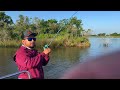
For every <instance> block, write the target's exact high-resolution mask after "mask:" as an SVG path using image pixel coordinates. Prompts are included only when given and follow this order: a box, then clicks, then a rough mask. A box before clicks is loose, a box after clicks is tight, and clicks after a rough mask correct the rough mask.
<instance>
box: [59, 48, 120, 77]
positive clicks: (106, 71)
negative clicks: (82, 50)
mask: <svg viewBox="0 0 120 90" xmlns="http://www.w3.org/2000/svg"><path fill="white" fill-rule="evenodd" d="M61 79H120V50H119V51H115V52H112V53H108V54H106V55H103V56H99V57H97V58H94V59H93V60H88V61H86V62H83V63H80V64H78V65H76V66H74V67H72V68H71V69H69V70H68V71H67V72H66V73H64V74H63V76H62V77H61Z"/></svg>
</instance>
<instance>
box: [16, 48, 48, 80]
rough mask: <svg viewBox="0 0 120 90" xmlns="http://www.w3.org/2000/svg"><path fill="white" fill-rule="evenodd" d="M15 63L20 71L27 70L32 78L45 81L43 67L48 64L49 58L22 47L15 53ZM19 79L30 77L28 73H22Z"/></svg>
mask: <svg viewBox="0 0 120 90" xmlns="http://www.w3.org/2000/svg"><path fill="white" fill-rule="evenodd" d="M15 61H16V64H17V66H18V70H19V71H23V70H27V71H29V72H30V75H31V78H34V79H44V71H43V68H42V66H45V65H46V64H47V63H48V61H49V56H48V55H46V54H44V53H40V52H38V51H37V50H32V49H28V48H26V47H24V46H21V47H20V48H19V49H18V50H17V52H16V53H15ZM18 78H21V79H28V75H27V73H21V74H20V75H19V76H18Z"/></svg>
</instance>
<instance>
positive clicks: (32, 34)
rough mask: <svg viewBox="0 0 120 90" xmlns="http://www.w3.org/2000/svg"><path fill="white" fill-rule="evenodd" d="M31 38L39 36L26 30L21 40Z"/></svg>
mask: <svg viewBox="0 0 120 90" xmlns="http://www.w3.org/2000/svg"><path fill="white" fill-rule="evenodd" d="M29 36H34V37H35V36H37V33H33V32H32V31H30V30H26V31H25V32H24V33H22V36H21V38H22V39H24V38H25V37H29Z"/></svg>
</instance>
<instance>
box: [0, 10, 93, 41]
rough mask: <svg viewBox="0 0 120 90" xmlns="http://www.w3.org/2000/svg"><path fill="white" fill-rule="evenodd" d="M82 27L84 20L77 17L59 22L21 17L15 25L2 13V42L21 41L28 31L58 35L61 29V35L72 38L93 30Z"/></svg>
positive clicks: (0, 38)
mask: <svg viewBox="0 0 120 90" xmlns="http://www.w3.org/2000/svg"><path fill="white" fill-rule="evenodd" d="M82 25H83V24H82V20H79V19H77V17H72V18H69V19H62V20H59V21H58V20H56V19H49V20H44V19H40V18H38V17H34V18H29V17H28V16H23V15H19V19H18V20H16V22H15V23H14V22H13V20H12V18H11V17H10V16H8V15H6V14H5V12H0V40H1V41H6V40H20V36H21V34H22V33H23V32H24V31H25V30H27V29H28V30H32V31H33V32H36V33H38V35H40V34H56V33H57V32H58V30H60V29H61V31H60V35H65V34H69V35H70V36H72V37H82V36H87V35H89V34H90V33H91V31H92V30H91V29H88V30H84V29H83V26H82ZM61 27H62V28H61Z"/></svg>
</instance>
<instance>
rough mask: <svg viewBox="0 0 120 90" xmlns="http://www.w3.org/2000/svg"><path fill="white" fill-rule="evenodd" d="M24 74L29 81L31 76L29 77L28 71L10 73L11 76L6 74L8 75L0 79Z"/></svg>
mask: <svg viewBox="0 0 120 90" xmlns="http://www.w3.org/2000/svg"><path fill="white" fill-rule="evenodd" d="M25 72H26V73H27V75H28V78H29V79H31V76H30V73H29V71H19V72H15V73H12V74H8V75H5V76H2V77H0V79H5V78H8V77H12V76H15V75H18V74H21V73H25Z"/></svg>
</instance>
